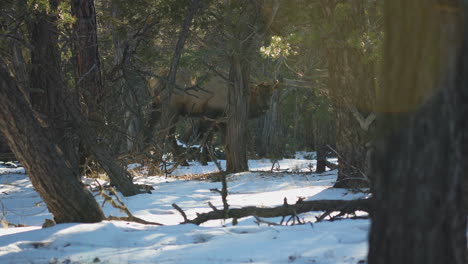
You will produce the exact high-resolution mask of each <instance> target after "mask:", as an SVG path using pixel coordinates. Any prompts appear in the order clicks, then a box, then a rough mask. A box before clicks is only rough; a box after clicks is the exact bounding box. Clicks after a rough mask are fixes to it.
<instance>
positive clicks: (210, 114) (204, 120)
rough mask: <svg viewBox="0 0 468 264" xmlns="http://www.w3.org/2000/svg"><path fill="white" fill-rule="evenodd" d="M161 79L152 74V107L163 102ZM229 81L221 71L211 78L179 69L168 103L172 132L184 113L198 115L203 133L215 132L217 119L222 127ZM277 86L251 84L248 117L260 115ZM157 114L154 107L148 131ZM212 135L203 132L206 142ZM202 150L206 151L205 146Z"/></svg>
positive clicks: (266, 108)
mask: <svg viewBox="0 0 468 264" xmlns="http://www.w3.org/2000/svg"><path fill="white" fill-rule="evenodd" d="M161 81H162V79H161V78H157V77H152V78H151V79H149V81H148V89H149V90H150V93H151V94H152V96H153V108H155V109H157V108H158V106H159V105H160V104H161V102H160V100H161V99H160V97H159V96H158V87H159V85H160V84H161ZM229 85H230V84H229V81H228V80H227V78H223V77H221V76H219V75H216V76H212V77H210V78H206V77H204V78H203V77H202V78H196V77H194V76H193V75H192V74H190V72H189V71H187V70H185V69H180V70H179V72H178V74H177V78H176V83H175V89H174V90H173V93H172V96H171V99H170V103H169V106H168V107H169V108H170V109H169V111H170V112H171V114H172V115H173V116H174V118H173V119H172V120H171V122H172V124H173V125H172V128H171V132H175V126H174V124H175V123H177V121H178V120H179V118H180V117H181V116H184V117H189V118H199V120H198V121H197V122H199V124H201V125H199V126H197V127H198V128H199V129H198V131H197V132H198V133H199V134H200V135H202V136H203V134H204V133H206V132H209V133H212V132H213V128H214V126H215V124H216V123H221V125H220V126H218V127H220V128H221V130H223V127H224V126H223V125H222V122H219V119H220V118H223V117H226V113H227V108H228V89H229ZM278 87H279V81H275V82H274V83H273V84H270V83H268V82H261V83H258V84H252V85H251V87H250V99H249V118H257V117H259V116H261V115H262V114H264V113H265V112H266V111H267V110H268V109H269V105H270V98H271V95H272V94H273V91H274V90H276V89H278ZM158 118H159V115H158V111H157V110H155V111H154V114H153V115H152V117H151V118H150V121H149V122H150V123H149V127H150V128H149V129H150V131H149V132H150V133H152V134H153V130H154V126H155V123H156V122H158ZM211 136H212V135H205V136H204V138H205V143H206V141H209V140H210V138H211ZM189 137H190V135H185V138H189ZM171 141H172V142H171V143H172V146H173V149H174V151H176V152H178V151H177V143H176V140H175V138H172V140H171ZM203 152H204V153H206V148H205V146H204V147H203ZM202 163H206V162H202Z"/></svg>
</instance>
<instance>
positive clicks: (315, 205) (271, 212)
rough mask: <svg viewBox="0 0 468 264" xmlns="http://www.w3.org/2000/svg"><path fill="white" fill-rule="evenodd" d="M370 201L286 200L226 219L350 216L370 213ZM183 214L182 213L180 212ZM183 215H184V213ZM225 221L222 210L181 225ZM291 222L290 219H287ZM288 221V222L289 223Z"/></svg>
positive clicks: (247, 209) (233, 212) (244, 210)
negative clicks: (326, 213)
mask: <svg viewBox="0 0 468 264" xmlns="http://www.w3.org/2000/svg"><path fill="white" fill-rule="evenodd" d="M371 203H372V200H371V199H358V200H315V201H303V200H301V199H299V200H298V202H296V203H295V204H292V205H290V204H287V202H286V199H285V203H284V204H283V205H281V206H277V207H272V208H265V207H256V206H248V207H242V208H231V209H229V210H228V211H227V217H228V218H237V219H239V218H243V217H247V216H257V217H266V218H268V217H280V216H282V217H283V218H284V217H286V216H293V219H294V218H297V215H298V214H301V213H306V212H310V211H339V212H341V213H346V214H351V213H354V212H355V211H365V212H369V211H371ZM174 205H175V204H173V207H174V208H176V209H177V211H179V212H181V211H182V209H181V208H180V207H179V206H177V205H175V206H174ZM182 212H183V211H182ZM184 214H185V213H184ZM218 219H226V214H225V212H224V210H213V211H211V212H208V213H202V214H197V217H195V218H194V219H192V220H188V219H187V217H186V216H185V217H184V222H182V223H183V224H196V225H200V224H202V223H204V222H207V221H209V220H218ZM289 220H291V218H290V219H289ZM289 220H288V221H289Z"/></svg>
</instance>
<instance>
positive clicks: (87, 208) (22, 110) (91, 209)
mask: <svg viewBox="0 0 468 264" xmlns="http://www.w3.org/2000/svg"><path fill="white" fill-rule="evenodd" d="M50 130H51V129H50V128H43V127H41V126H40V125H39V122H38V120H37V119H36V118H34V113H33V110H32V109H31V107H30V105H29V104H28V103H27V100H26V98H25V97H24V95H23V94H22V92H21V91H20V90H19V88H18V86H17V85H16V83H15V81H14V80H13V79H12V78H11V77H10V76H9V74H8V72H7V71H6V70H5V69H4V68H3V66H0V132H2V133H4V134H5V136H6V138H7V140H8V143H9V145H10V147H11V148H12V149H13V151H14V152H15V154H16V156H17V157H18V159H19V161H20V162H21V163H22V164H23V166H24V167H25V168H26V170H27V172H28V176H29V178H30V179H31V182H32V184H33V186H34V189H35V190H36V191H37V192H38V193H39V195H40V196H41V197H42V199H43V200H44V202H45V203H46V204H47V207H48V209H49V211H50V212H51V213H52V214H53V215H54V219H55V221H56V222H57V223H65V222H99V221H102V220H103V219H104V215H103V213H102V211H101V209H100V207H99V205H98V204H97V203H96V201H95V200H94V198H93V196H92V194H91V193H90V192H88V191H87V190H86V189H85V187H84V186H83V184H82V183H81V182H79V181H77V180H76V178H77V177H78V176H79V175H76V170H72V169H70V163H69V162H68V160H67V159H66V158H65V156H64V152H63V151H62V149H61V148H60V146H59V145H56V144H55V143H54V141H55V140H54V139H53V137H54V133H50V132H51V131H50Z"/></svg>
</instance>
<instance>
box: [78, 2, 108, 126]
mask: <svg viewBox="0 0 468 264" xmlns="http://www.w3.org/2000/svg"><path fill="white" fill-rule="evenodd" d="M71 10H72V14H73V16H74V17H75V18H76V22H75V24H74V33H75V40H74V53H75V54H74V55H75V60H76V65H75V70H76V86H77V87H78V92H79V93H80V94H81V95H82V96H83V99H84V103H85V106H86V107H87V109H86V110H87V111H86V112H87V114H88V116H89V118H90V120H93V119H97V120H99V119H100V118H98V117H99V115H98V105H99V101H100V98H101V96H102V90H103V87H102V86H103V85H102V79H101V71H100V62H99V53H98V43H97V32H96V31H97V28H96V10H95V8H94V0H72V1H71Z"/></svg>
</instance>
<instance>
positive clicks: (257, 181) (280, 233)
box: [0, 153, 370, 264]
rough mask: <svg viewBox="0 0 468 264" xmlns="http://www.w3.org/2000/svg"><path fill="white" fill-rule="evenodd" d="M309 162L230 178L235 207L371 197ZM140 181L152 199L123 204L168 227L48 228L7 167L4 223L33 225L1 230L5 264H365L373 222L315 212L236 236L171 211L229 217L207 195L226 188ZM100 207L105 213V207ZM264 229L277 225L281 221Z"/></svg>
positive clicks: (26, 188)
mask: <svg viewBox="0 0 468 264" xmlns="http://www.w3.org/2000/svg"><path fill="white" fill-rule="evenodd" d="M304 155H305V153H298V155H296V159H289V160H282V161H280V164H279V167H280V169H281V170H282V171H283V170H286V169H288V171H289V172H288V173H270V172H269V171H270V169H271V166H272V163H271V162H270V161H269V160H255V161H250V162H249V166H250V168H251V170H252V171H254V172H245V173H239V174H234V175H230V176H229V177H228V187H229V196H228V202H229V204H230V206H231V207H232V208H235V207H243V206H249V205H255V206H265V207H270V206H278V205H281V204H282V203H283V198H284V197H286V198H287V199H288V201H289V202H290V203H294V202H295V201H296V200H297V199H298V197H305V198H306V200H320V199H357V198H363V197H365V196H366V195H365V194H362V193H351V192H348V191H347V190H341V189H332V188H331V186H332V185H333V182H334V180H336V171H329V172H325V173H323V174H314V173H311V172H310V169H311V168H313V167H314V165H315V160H306V159H304ZM306 156H307V155H306ZM308 156H309V157H310V155H308ZM330 161H332V162H333V161H335V162H336V160H330ZM223 164H224V163H223ZM214 171H216V166H214V164H211V163H210V165H209V166H200V165H197V164H196V163H192V166H190V167H182V168H181V169H178V170H177V171H175V172H174V175H183V174H200V173H208V172H214ZM261 171H265V172H261ZM136 180H137V182H138V183H142V184H150V185H152V186H153V187H154V189H155V190H153V191H152V193H151V194H141V195H137V196H134V197H123V198H121V199H122V201H123V202H124V203H125V204H126V205H127V206H128V208H129V209H130V210H131V211H132V212H133V214H134V215H135V216H138V217H140V218H143V219H145V220H147V221H154V222H159V223H162V224H164V226H148V225H142V224H137V223H128V222H120V221H104V222H101V223H97V224H59V225H56V226H53V227H49V228H41V225H42V224H43V222H44V220H45V219H46V218H52V215H51V214H50V213H49V212H48V211H47V208H46V206H45V204H44V203H43V202H42V200H41V198H40V197H39V196H38V194H37V193H36V192H35V191H34V189H33V188H32V185H31V183H30V181H29V180H28V178H27V176H26V175H25V174H24V170H23V169H22V168H5V166H2V165H1V164H0V210H1V211H0V216H1V217H2V219H3V220H5V221H7V222H9V223H14V224H23V225H26V227H17V228H11V227H10V228H3V229H0V263H190V264H192V263H317V264H319V263H333V264H335V263H353V264H356V263H363V260H365V259H366V255H367V247H368V244H367V234H368V230H369V225H370V222H369V220H362V219H361V220H350V219H347V220H339V221H333V222H328V221H324V222H320V223H314V222H315V216H318V215H320V212H314V213H306V214H302V215H300V217H301V218H303V219H304V221H305V222H307V223H306V224H303V225H294V226H268V225H266V224H260V225H257V224H256V223H255V219H254V218H253V217H247V218H242V219H239V223H238V224H237V225H235V226H233V225H232V223H231V221H230V220H227V221H221V220H214V221H210V222H207V223H204V224H202V225H201V226H196V225H192V224H185V225H180V224H179V223H180V222H181V221H183V218H182V216H181V215H180V214H179V213H178V212H177V211H176V210H175V209H173V207H172V206H171V204H172V203H176V204H178V205H179V206H180V207H181V208H182V209H183V210H185V212H186V213H187V216H188V218H190V219H191V218H194V217H196V213H203V212H208V211H210V210H211V209H210V207H209V206H208V202H211V203H212V204H213V205H214V206H216V207H218V208H222V201H221V197H220V195H219V194H218V193H216V192H213V191H210V189H214V188H218V189H221V183H219V182H208V181H195V180H190V181H189V180H182V179H180V178H178V177H169V178H167V179H166V178H165V177H160V176H152V177H143V176H139V177H137V178H136ZM85 181H87V182H91V181H90V180H89V179H85ZM96 198H97V200H98V202H99V203H101V204H102V201H103V200H102V198H101V197H100V196H97V197H96ZM103 210H104V212H105V214H106V215H114V216H116V215H118V216H123V214H122V213H121V212H119V211H118V210H117V209H114V208H112V207H111V206H110V205H108V204H106V205H105V206H104V208H103ZM265 220H267V221H269V222H275V223H279V222H280V218H270V219H265Z"/></svg>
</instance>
